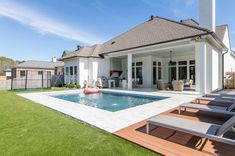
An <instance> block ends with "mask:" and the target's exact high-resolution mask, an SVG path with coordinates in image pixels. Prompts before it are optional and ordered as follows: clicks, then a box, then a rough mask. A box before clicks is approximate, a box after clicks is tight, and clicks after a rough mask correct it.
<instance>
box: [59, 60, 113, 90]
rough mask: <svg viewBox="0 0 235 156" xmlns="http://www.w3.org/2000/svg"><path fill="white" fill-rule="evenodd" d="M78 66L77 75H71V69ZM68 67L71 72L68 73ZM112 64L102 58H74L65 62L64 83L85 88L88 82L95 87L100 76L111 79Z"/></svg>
mask: <svg viewBox="0 0 235 156" xmlns="http://www.w3.org/2000/svg"><path fill="white" fill-rule="evenodd" d="M71 66H72V67H73V70H74V66H77V70H78V71H77V75H75V74H74V73H73V74H74V75H70V67H71ZM66 67H68V68H69V72H68V73H66ZM109 71H110V64H109V59H108V58H106V59H101V58H73V59H68V60H64V73H65V74H64V83H65V84H68V83H73V84H75V83H76V84H80V85H81V86H82V87H83V82H84V81H85V80H86V81H88V83H89V85H94V83H95V82H96V81H97V78H98V77H100V76H105V77H109Z"/></svg>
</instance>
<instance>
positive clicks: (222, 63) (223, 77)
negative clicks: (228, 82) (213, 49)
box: [222, 49, 228, 89]
mask: <svg viewBox="0 0 235 156" xmlns="http://www.w3.org/2000/svg"><path fill="white" fill-rule="evenodd" d="M227 53H228V49H227V50H226V51H225V53H223V54H222V89H224V88H225V86H224V55H225V54H227Z"/></svg>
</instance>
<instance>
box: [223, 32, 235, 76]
mask: <svg viewBox="0 0 235 156" xmlns="http://www.w3.org/2000/svg"><path fill="white" fill-rule="evenodd" d="M223 43H224V44H225V45H226V46H227V48H228V53H226V54H225V55H224V74H225V73H226V72H235V57H234V56H233V54H232V52H231V49H230V41H229V34H228V29H226V32H225V36H224V39H223Z"/></svg>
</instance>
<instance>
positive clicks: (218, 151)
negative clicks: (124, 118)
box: [114, 103, 235, 156]
mask: <svg viewBox="0 0 235 156" xmlns="http://www.w3.org/2000/svg"><path fill="white" fill-rule="evenodd" d="M204 104H208V103H204ZM163 114H166V115H171V116H176V117H180V118H186V119H190V120H197V121H203V122H210V123H216V124H222V123H223V122H225V121H226V120H227V119H228V118H229V116H228V117H224V116H214V115H213V114H205V113H203V112H199V111H195V110H192V109H188V110H187V112H183V113H182V114H181V115H179V114H177V110H176V109H172V110H169V111H167V112H164V113H163ZM145 125H146V120H144V121H141V122H138V123H136V124H133V125H131V126H129V127H126V128H124V129H121V130H119V131H117V132H115V133H114V134H115V135H117V136H119V137H122V138H124V139H126V140H129V141H131V142H134V143H136V144H138V145H141V146H143V147H145V148H148V149H150V150H153V151H155V152H157V153H160V154H163V155H169V156H182V155H190V156H198V155H200V156H201V155H202V156H208V155H215V156H218V155H223V156H231V155H235V146H232V145H227V144H224V143H219V142H215V141H210V140H208V139H205V138H200V137H197V136H192V135H190V134H187V133H182V132H175V131H173V130H170V129H167V128H163V127H157V126H150V134H149V135H148V134H146V133H145V127H146V126H145Z"/></svg>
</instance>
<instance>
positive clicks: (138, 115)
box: [17, 89, 200, 133]
mask: <svg viewBox="0 0 235 156" xmlns="http://www.w3.org/2000/svg"><path fill="white" fill-rule="evenodd" d="M103 90H104V91H111V92H121V93H131V94H141V95H152V96H163V97H169V98H167V99H163V100H159V101H155V102H152V103H148V104H144V105H140V106H136V107H132V108H128V109H124V110H120V111H117V112H109V111H106V110H102V109H98V108H94V107H90V106H86V105H83V104H76V103H74V102H70V101H65V100H61V99H58V98H54V97H51V95H60V94H73V93H80V92H81V91H82V90H69V91H56V92H41V93H24V94H17V95H18V96H21V97H24V98H26V99H29V100H31V101H34V102H36V103H38V104H41V105H43V106H46V107H49V108H51V109H54V110H56V111H58V112H61V113H63V114H66V115H69V116H71V117H73V118H76V119H78V120H80V121H83V122H86V123H88V124H91V125H93V126H95V127H98V128H101V129H103V130H105V131H108V132H110V133H114V132H116V131H118V130H120V129H123V128H125V127H128V126H130V125H133V124H135V123H137V122H140V121H143V120H145V119H147V118H149V117H151V116H154V115H157V114H160V113H162V112H165V111H168V110H170V109H172V108H174V107H177V106H179V105H180V104H182V103H184V102H189V101H192V100H194V99H195V98H196V97H198V96H200V95H199V94H191V93H178V92H161V91H127V90H113V89H103Z"/></svg>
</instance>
